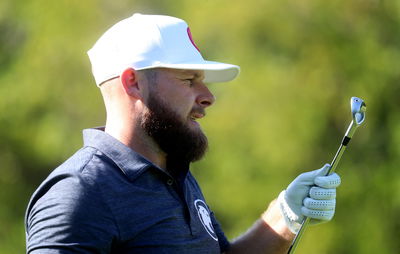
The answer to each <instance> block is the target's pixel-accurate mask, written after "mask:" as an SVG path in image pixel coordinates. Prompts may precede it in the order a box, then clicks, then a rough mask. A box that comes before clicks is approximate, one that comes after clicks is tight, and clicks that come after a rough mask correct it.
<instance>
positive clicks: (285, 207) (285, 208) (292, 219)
mask: <svg viewBox="0 0 400 254" xmlns="http://www.w3.org/2000/svg"><path fill="white" fill-rule="evenodd" d="M285 194H286V191H285V190H284V191H282V192H281V193H280V194H279V196H278V201H277V203H278V206H279V211H280V213H281V215H282V217H283V219H284V221H285V224H286V226H287V227H288V228H289V230H290V231H291V232H292V233H293V234H297V232H299V230H300V227H301V221H302V218H301V217H300V216H299V215H298V214H297V213H295V212H294V211H293V210H292V208H291V207H290V206H289V204H288V203H287V201H286V198H285Z"/></svg>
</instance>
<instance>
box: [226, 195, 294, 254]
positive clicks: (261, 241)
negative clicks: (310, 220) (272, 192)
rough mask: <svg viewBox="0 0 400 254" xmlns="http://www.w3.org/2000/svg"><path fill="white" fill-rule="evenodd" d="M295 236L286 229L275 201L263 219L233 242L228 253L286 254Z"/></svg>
mask: <svg viewBox="0 0 400 254" xmlns="http://www.w3.org/2000/svg"><path fill="white" fill-rule="evenodd" d="M294 236H295V235H294V234H293V233H292V232H291V231H290V230H289V229H288V228H287V227H286V224H285V221H284V218H283V217H282V215H281V213H280V210H279V207H278V203H277V202H276V201H273V202H272V203H271V204H270V206H269V207H268V209H267V211H266V212H264V213H263V215H262V216H261V218H260V219H259V220H257V221H256V222H255V223H254V225H253V226H252V227H251V228H250V229H249V230H248V231H247V232H246V233H245V234H243V235H242V236H240V237H239V238H237V239H235V240H234V241H233V242H232V244H231V249H230V250H229V252H228V253H233V254H236V253H249V254H252V253H254V254H255V253H264V254H267V253H271V254H273V253H274V254H275V253H276V254H280V253H286V252H287V250H288V249H289V246H290V244H291V242H292V240H293V238H294Z"/></svg>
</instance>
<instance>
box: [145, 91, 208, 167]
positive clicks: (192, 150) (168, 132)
mask: <svg viewBox="0 0 400 254" xmlns="http://www.w3.org/2000/svg"><path fill="white" fill-rule="evenodd" d="M147 108H148V111H147V112H146V113H145V114H144V115H143V117H142V121H141V127H142V128H143V129H144V130H145V131H146V133H147V135H149V136H150V137H152V138H153V140H154V141H155V142H156V143H157V144H158V146H159V147H160V148H161V150H162V151H163V152H165V153H166V154H167V167H168V165H171V166H172V167H174V168H176V167H178V168H179V166H183V167H185V166H188V164H189V163H190V162H194V161H197V160H200V159H201V158H202V157H203V156H204V154H205V153H206V150H207V148H208V140H207V137H206V136H205V134H204V133H203V132H202V130H201V129H200V128H196V129H192V128H190V127H189V124H188V123H187V122H185V120H180V119H181V118H180V117H179V115H178V114H177V113H176V112H175V111H174V110H172V109H171V108H170V107H168V106H167V104H166V103H165V102H164V101H163V100H162V99H161V98H160V97H159V96H157V95H156V93H155V92H152V93H150V95H149V99H148V104H147Z"/></svg>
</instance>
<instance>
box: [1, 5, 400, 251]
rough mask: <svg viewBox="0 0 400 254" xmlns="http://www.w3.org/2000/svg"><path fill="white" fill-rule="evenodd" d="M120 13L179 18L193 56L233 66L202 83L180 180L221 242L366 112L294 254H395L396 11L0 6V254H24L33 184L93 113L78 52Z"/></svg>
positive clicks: (98, 114)
mask: <svg viewBox="0 0 400 254" xmlns="http://www.w3.org/2000/svg"><path fill="white" fill-rule="evenodd" d="M134 12H141V13H146V14H166V15H172V16H177V17H180V18H182V19H184V20H186V21H187V22H188V23H189V25H190V27H191V31H192V35H193V38H194V40H195V41H196V44H197V46H198V47H199V48H200V50H201V52H202V54H203V56H204V57H205V58H207V59H209V60H216V61H223V62H228V63H233V64H238V65H240V66H241V74H240V76H239V78H238V79H236V80H235V81H233V82H230V83H228V84H210V87H211V90H212V91H213V92H214V93H215V95H216V97H217V102H216V104H215V105H214V106H213V107H211V108H210V109H209V110H208V115H207V117H206V118H205V119H204V120H202V121H201V124H202V126H203V129H204V131H205V132H206V133H207V135H208V137H209V140H210V149H209V153H208V154H207V156H206V157H205V159H203V160H202V161H200V162H198V163H196V164H194V165H193V166H192V170H193V172H194V174H195V175H196V176H197V178H198V181H199V182H200V185H201V186H202V188H203V192H204V194H205V196H206V199H207V202H208V204H209V206H210V207H211V209H212V210H213V211H214V212H215V213H216V215H217V218H218V219H219V221H220V222H221V224H222V226H223V229H224V230H225V233H226V234H227V236H228V237H229V238H230V239H233V238H235V237H237V236H238V235H239V234H240V233H242V232H244V231H245V230H246V229H247V228H248V227H249V226H251V224H252V223H253V222H254V221H255V220H256V219H257V218H259V216H260V214H261V213H262V212H263V211H264V209H265V208H266V207H267V205H268V203H269V202H270V201H271V200H273V199H274V198H275V197H276V196H277V195H278V194H279V192H280V191H281V190H282V189H284V188H285V187H286V186H287V185H288V184H289V183H290V182H291V181H292V180H293V178H294V177H295V176H297V175H298V174H299V173H301V172H303V171H309V170H313V169H316V168H320V167H321V166H322V165H323V164H324V163H326V162H330V161H331V160H332V158H333V156H334V154H335V152H336V149H337V148H338V146H339V144H340V141H341V138H342V136H343V134H344V132H345V130H346V128H347V126H348V124H349V123H350V121H351V114H350V103H349V100H350V98H351V97H352V96H358V97H361V98H363V99H364V100H365V102H366V103H367V106H368V109H367V117H366V122H365V125H364V126H362V127H360V128H359V129H358V131H357V133H356V134H355V135H354V139H353V140H352V143H351V144H350V146H349V148H348V150H347V151H346V153H345V154H344V156H343V159H342V161H341V163H340V165H339V168H338V172H339V173H340V175H341V177H342V185H341V187H340V188H339V190H338V198H337V211H336V215H335V218H334V219H333V221H332V222H330V223H327V224H323V225H319V226H315V227H310V228H309V229H308V230H307V232H306V234H305V236H304V238H303V240H302V242H301V243H300V246H299V248H298V253H299V254H300V253H332V254H333V253H335V254H337V253H339V254H342V253H351V254H356V253H363V254H365V253H371V254H372V253H374V254H376V253H380V254H389V253H390V254H393V253H400V241H399V237H400V220H399V215H400V169H399V167H400V166H399V162H400V156H399V154H400V153H399V151H400V114H399V109H400V64H399V63H400V1H398V0H391V1H384V0H335V1H327V0H263V1H262V0H258V1H257V0H247V1H233V0H202V1H195V0H192V1H191V0H169V1H168V0H165V1H161V0H159V1H150V0H142V1H139V0H138V1H133V0H131V1H128V0H118V1H111V0H97V1H96V0H84V1H82V0H56V1H51V0H5V1H4V0H3V1H0V130H1V131H0V253H1V254H14V253H24V252H25V233H24V213H25V208H26V206H27V203H28V201H29V198H30V195H31V194H32V193H33V191H34V190H35V188H36V187H37V186H38V185H39V184H40V182H41V181H42V180H43V179H44V178H45V177H46V176H47V175H48V174H49V172H50V171H51V170H53V169H54V168H55V167H57V166H58V165H59V164H60V163H62V162H63V161H64V160H65V159H67V158H68V157H69V156H70V155H72V154H73V153H74V152H75V151H76V150H77V149H79V148H80V147H81V146H82V136H81V131H82V129H84V128H88V127H95V126H100V125H103V124H104V122H105V111H104V108H103V102H102V99H101V95H100V92H99V90H98V88H97V87H96V85H95V83H94V79H93V78H92V76H91V72H90V64H89V60H88V58H87V55H86V51H87V50H88V49H89V48H90V47H91V46H92V45H93V44H94V42H95V41H96V40H97V38H98V37H99V36H100V35H101V34H102V33H103V32H104V31H105V30H106V29H108V28H109V27H110V26H111V25H113V24H114V23H116V22H117V21H119V20H121V19H123V18H126V17H129V16H130V15H132V14H133V13H134Z"/></svg>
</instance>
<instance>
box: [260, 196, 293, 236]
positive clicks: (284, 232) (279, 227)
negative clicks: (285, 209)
mask: <svg viewBox="0 0 400 254" xmlns="http://www.w3.org/2000/svg"><path fill="white" fill-rule="evenodd" d="M279 206H280V205H279V202H278V200H274V201H272V202H271V203H270V205H269V206H268V209H267V210H266V211H265V212H264V213H263V214H262V215H261V219H262V221H263V222H264V223H266V224H267V225H268V226H269V227H271V228H272V229H273V230H274V231H275V232H276V233H277V234H279V235H280V236H281V237H283V238H284V239H286V240H287V241H292V240H293V238H294V236H295V234H294V233H293V232H292V231H291V230H290V229H289V227H288V226H287V222H286V221H285V217H284V216H283V214H282V212H281V209H280V207H279Z"/></svg>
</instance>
